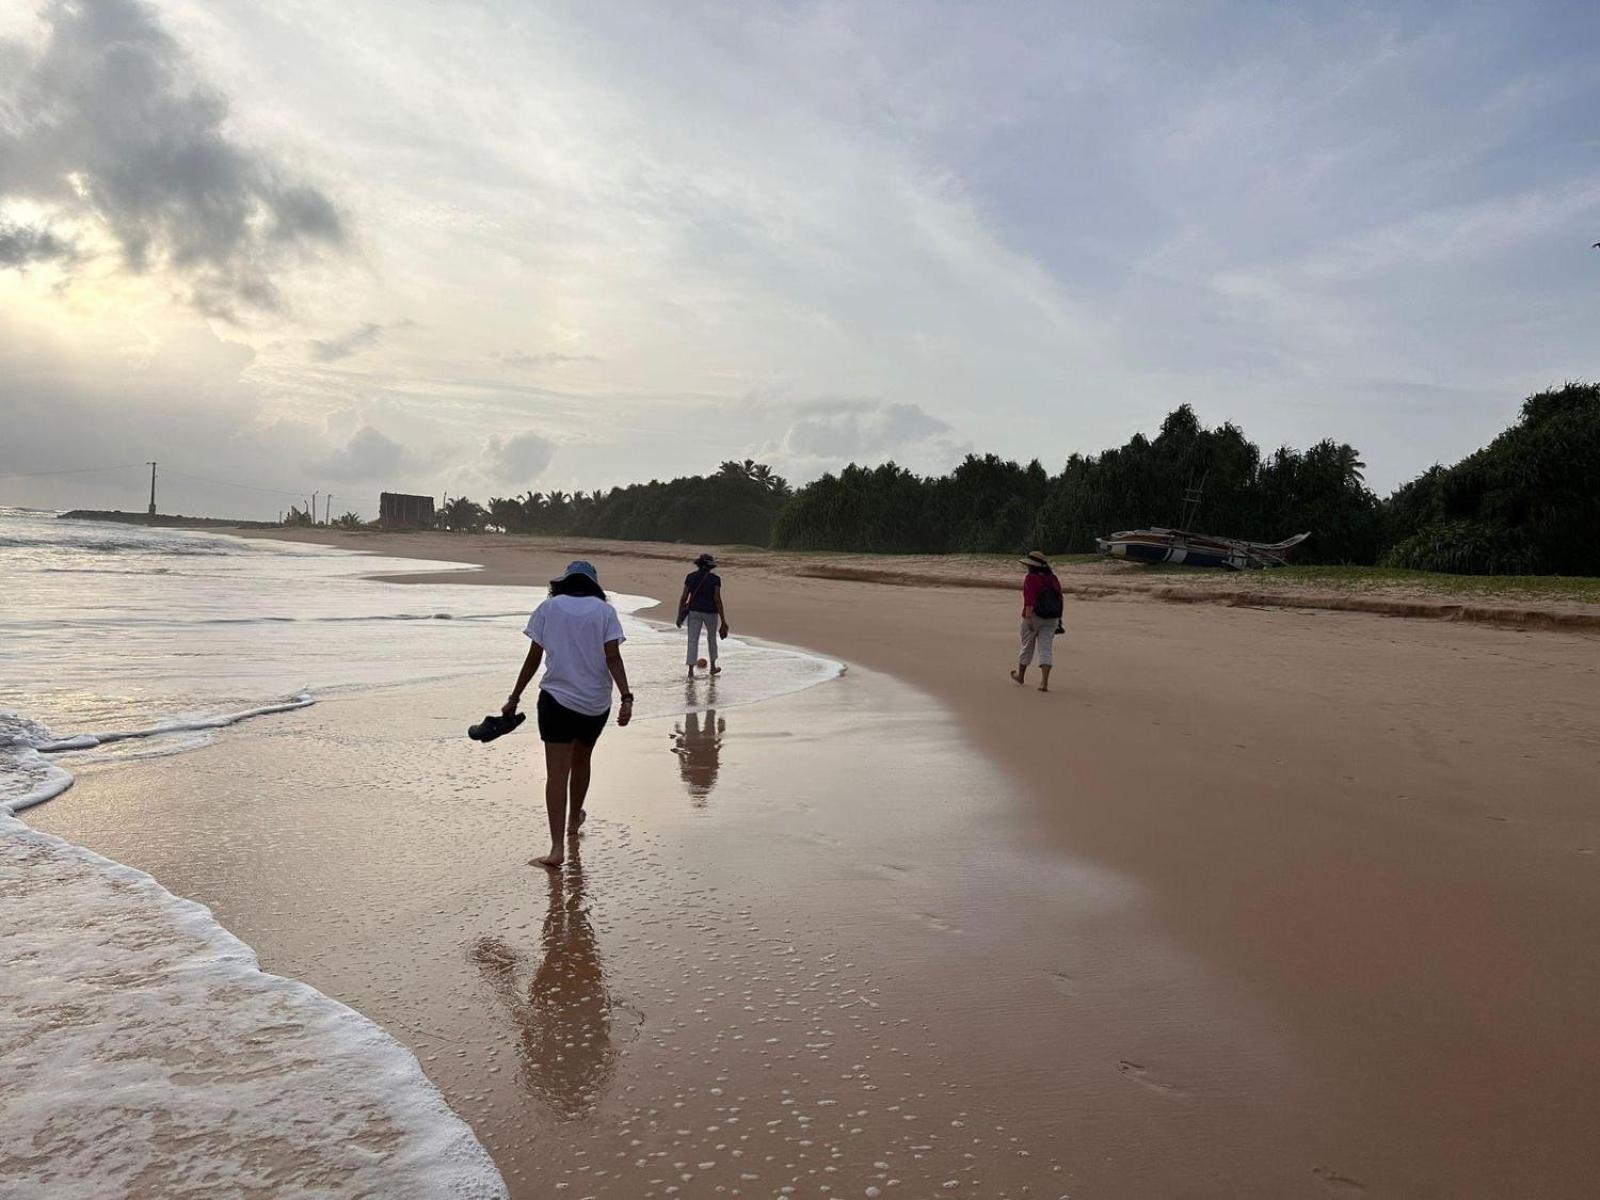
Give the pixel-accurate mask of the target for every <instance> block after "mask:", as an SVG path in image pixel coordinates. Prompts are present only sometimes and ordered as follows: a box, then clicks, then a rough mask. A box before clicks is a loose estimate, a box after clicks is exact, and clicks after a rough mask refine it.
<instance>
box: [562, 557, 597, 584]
mask: <svg viewBox="0 0 1600 1200" xmlns="http://www.w3.org/2000/svg"><path fill="white" fill-rule="evenodd" d="M574 575H583V576H586V577H588V578H589V579H591V580H593V581H594V583H595V586H596V587H598V586H599V584H600V572H599V571H596V570H595V569H594V564H593V563H592V562H585V561H584V560H583V559H581V558H575V559H573V560H572V561H571V562H569V563H568V564H567V569H566V570H565V571H563V572H561V575H560V577H559V578H556V579H552V580H551V581H550V582H551V583H552V584H556V583H560V582H561V581H562V580H563V579H571V578H572V577H573V576H574Z"/></svg>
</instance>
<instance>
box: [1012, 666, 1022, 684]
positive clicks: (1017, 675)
mask: <svg viewBox="0 0 1600 1200" xmlns="http://www.w3.org/2000/svg"><path fill="white" fill-rule="evenodd" d="M1011 681H1012V682H1013V683H1015V684H1017V685H1018V686H1019V687H1020V686H1021V684H1022V673H1021V672H1020V671H1018V670H1016V669H1015V668H1013V669H1012V671H1011Z"/></svg>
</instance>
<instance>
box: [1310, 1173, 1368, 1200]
mask: <svg viewBox="0 0 1600 1200" xmlns="http://www.w3.org/2000/svg"><path fill="white" fill-rule="evenodd" d="M1311 1173H1312V1174H1313V1175H1314V1176H1316V1177H1317V1179H1319V1180H1320V1181H1321V1182H1322V1183H1323V1184H1324V1185H1325V1186H1326V1187H1327V1188H1328V1190H1329V1191H1333V1192H1337V1193H1339V1194H1340V1195H1341V1196H1344V1195H1349V1194H1350V1193H1351V1192H1364V1191H1366V1190H1367V1187H1366V1184H1364V1183H1362V1182H1361V1181H1360V1180H1359V1179H1351V1178H1350V1177H1349V1176H1348V1175H1341V1174H1339V1172H1337V1171H1335V1170H1334V1169H1333V1168H1332V1167H1312V1168H1311Z"/></svg>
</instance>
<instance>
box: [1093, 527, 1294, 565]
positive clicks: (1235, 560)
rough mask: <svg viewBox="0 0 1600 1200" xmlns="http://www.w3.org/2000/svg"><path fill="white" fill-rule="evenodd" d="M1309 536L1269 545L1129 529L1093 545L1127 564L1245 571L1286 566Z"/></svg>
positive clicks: (1191, 534)
mask: <svg viewBox="0 0 1600 1200" xmlns="http://www.w3.org/2000/svg"><path fill="white" fill-rule="evenodd" d="M1310 536H1311V535H1310V534H1309V533H1297V534H1295V535H1294V536H1293V537H1292V538H1288V539H1286V540H1284V541H1281V542H1272V543H1270V544H1269V543H1266V542H1247V541H1244V540H1242V539H1240V538H1219V537H1210V536H1208V535H1207V534H1203V533H1188V532H1186V531H1184V530H1182V529H1162V528H1160V527H1156V528H1151V529H1128V530H1124V531H1123V532H1122V533H1113V534H1112V535H1111V536H1109V537H1103V538H1096V539H1095V545H1096V546H1097V547H1098V548H1099V550H1100V553H1101V554H1104V555H1105V556H1106V557H1108V558H1124V559H1127V560H1128V561H1129V562H1145V563H1183V564H1184V565H1185V566H1190V567H1226V568H1228V569H1229V570H1231V571H1244V570H1249V569H1251V568H1256V567H1282V566H1286V565H1288V564H1287V562H1286V559H1285V555H1287V554H1288V552H1289V551H1290V550H1292V549H1293V548H1294V547H1296V546H1298V545H1299V544H1300V543H1301V542H1303V541H1305V540H1306V539H1307V538H1308V537H1310Z"/></svg>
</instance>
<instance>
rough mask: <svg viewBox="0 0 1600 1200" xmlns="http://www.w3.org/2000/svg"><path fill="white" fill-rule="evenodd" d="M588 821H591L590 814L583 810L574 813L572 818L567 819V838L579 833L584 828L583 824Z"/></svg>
mask: <svg viewBox="0 0 1600 1200" xmlns="http://www.w3.org/2000/svg"><path fill="white" fill-rule="evenodd" d="M588 819H589V814H588V813H587V812H585V811H584V810H583V809H581V808H580V809H579V810H578V811H577V812H575V813H573V814H572V815H571V816H570V817H568V818H567V836H568V837H571V836H572V835H573V834H575V833H577V832H578V830H580V829H582V828H583V823H584V822H585V821H587V820H588Z"/></svg>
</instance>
